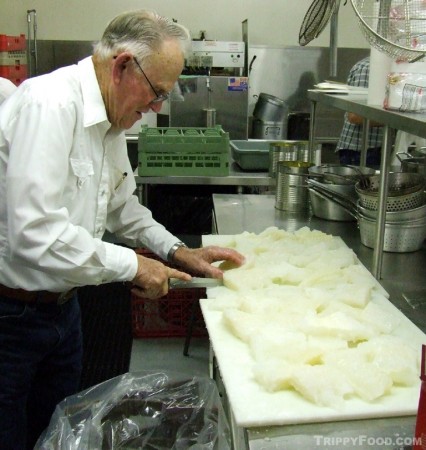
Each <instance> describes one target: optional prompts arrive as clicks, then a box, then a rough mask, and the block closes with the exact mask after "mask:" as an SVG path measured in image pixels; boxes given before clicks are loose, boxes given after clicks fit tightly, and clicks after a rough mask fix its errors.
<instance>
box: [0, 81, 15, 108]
mask: <svg viewBox="0 0 426 450" xmlns="http://www.w3.org/2000/svg"><path fill="white" fill-rule="evenodd" d="M16 89H17V87H16V86H15V85H14V84H13V83H12V82H11V81H10V80H8V79H7V78H3V77H0V105H1V104H2V103H3V102H4V101H5V100H6V99H7V98H8V97H10V96H11V95H12V94H13V93H14V92H15V91H16Z"/></svg>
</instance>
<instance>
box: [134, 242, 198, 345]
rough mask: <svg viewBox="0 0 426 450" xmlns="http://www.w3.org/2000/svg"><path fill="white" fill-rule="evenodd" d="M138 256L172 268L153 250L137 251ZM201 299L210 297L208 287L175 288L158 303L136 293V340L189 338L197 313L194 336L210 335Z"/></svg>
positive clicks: (193, 330) (141, 249) (157, 300)
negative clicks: (189, 330) (189, 328)
mask: <svg viewBox="0 0 426 450" xmlns="http://www.w3.org/2000/svg"><path fill="white" fill-rule="evenodd" d="M136 253H139V254H141V255H143V256H145V257H147V258H153V259H157V260H159V261H161V262H162V263H164V264H166V265H167V266H169V267H170V266H171V265H170V264H169V263H167V262H165V261H163V260H162V259H161V258H159V257H158V256H157V255H155V254H154V253H152V252H150V251H149V250H146V249H143V248H140V249H136ZM200 298H206V289H205V288H188V289H171V290H170V291H169V292H168V294H167V295H165V296H164V297H161V298H159V299H155V300H151V299H148V298H139V297H136V296H135V295H133V294H132V296H131V309H132V332H133V337H135V338H141V337H182V336H186V333H187V328H188V324H189V321H190V319H191V315H192V313H193V312H194V314H195V323H194V327H193V329H192V336H206V335H207V329H206V326H205V324H204V319H203V315H202V313H201V308H200V302H199V300H200Z"/></svg>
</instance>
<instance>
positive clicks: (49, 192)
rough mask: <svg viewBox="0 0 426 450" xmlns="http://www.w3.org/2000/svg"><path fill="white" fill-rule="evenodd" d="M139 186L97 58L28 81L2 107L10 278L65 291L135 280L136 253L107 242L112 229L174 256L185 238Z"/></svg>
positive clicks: (0, 189)
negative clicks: (160, 218)
mask: <svg viewBox="0 0 426 450" xmlns="http://www.w3.org/2000/svg"><path fill="white" fill-rule="evenodd" d="M124 173H127V174H128V176H127V177H125V178H124V180H122V178H123V174H124ZM135 189H136V184H135V180H134V177H133V173H132V169H131V166H130V162H129V159H128V156H127V146H126V140H125V135H124V132H114V131H112V130H111V124H110V123H109V121H108V119H107V114H106V110H105V106H104V102H103V100H102V96H101V92H100V89H99V85H98V82H97V79H96V75H95V70H94V66H93V62H92V59H91V57H89V58H86V59H84V60H82V61H80V62H79V63H78V64H77V65H73V66H69V67H65V68H62V69H59V70H57V71H55V72H52V73H51V74H48V75H43V76H40V77H36V78H31V79H29V80H27V81H25V82H24V83H23V84H22V85H21V86H20V89H19V90H18V91H17V92H16V93H15V95H14V96H13V97H12V98H10V99H9V101H7V102H5V104H4V105H3V106H2V111H1V114H0V283H1V284H4V285H6V286H9V287H12V288H18V287H19V288H23V289H27V290H32V291H34V290H49V291H53V292H63V291H66V290H68V289H70V288H72V287H75V286H83V285H89V284H92V285H93V284H100V283H106V282H112V281H129V280H132V279H133V278H134V276H135V274H136V270H137V259H136V255H135V252H134V251H133V250H131V249H128V248H125V247H123V246H119V245H114V244H111V243H107V242H103V241H102V240H101V239H102V236H103V234H104V232H105V230H108V231H110V232H111V233H115V234H116V235H117V236H119V237H120V238H121V240H122V242H123V243H126V244H128V245H130V246H134V247H137V246H141V245H143V246H146V247H148V248H150V249H151V250H152V251H154V252H155V253H157V254H158V255H159V256H161V257H162V258H166V257H167V253H168V251H169V249H170V248H171V247H172V246H173V245H174V244H175V243H176V242H177V241H178V240H179V239H178V238H176V237H175V236H173V235H172V234H171V233H169V232H168V231H167V230H165V228H164V227H163V226H162V225H160V224H159V223H158V222H156V221H155V220H154V219H153V218H152V215H151V212H150V211H149V210H148V209H147V208H145V207H144V206H142V205H140V204H139V202H138V199H137V197H136V196H134V195H133V193H134V191H135Z"/></svg>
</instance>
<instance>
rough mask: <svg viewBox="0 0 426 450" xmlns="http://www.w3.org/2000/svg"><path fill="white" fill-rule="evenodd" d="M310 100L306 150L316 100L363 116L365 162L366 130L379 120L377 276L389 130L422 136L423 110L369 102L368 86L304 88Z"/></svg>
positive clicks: (424, 133) (424, 130)
mask: <svg viewBox="0 0 426 450" xmlns="http://www.w3.org/2000/svg"><path fill="white" fill-rule="evenodd" d="M308 98H309V100H310V101H311V124H310V130H309V141H310V151H311V152H312V151H313V147H314V141H315V121H316V109H317V104H318V103H321V104H323V105H326V106H330V107H332V108H337V109H341V110H344V111H350V112H352V113H355V114H358V115H360V116H362V117H364V148H363V150H362V152H361V161H364V162H365V155H366V150H367V149H366V147H367V139H366V136H367V130H368V125H369V122H370V121H374V122H379V123H382V124H383V144H382V160H381V165H380V191H379V202H378V207H377V209H378V215H377V224H376V240H375V246H374V253H373V264H372V273H373V275H374V276H375V277H376V278H377V279H380V278H381V273H382V263H383V243H384V230H385V216H386V199H387V190H388V174H389V171H390V152H391V133H392V130H401V131H405V132H407V133H411V134H414V135H417V136H420V137H423V138H426V114H419V113H400V112H398V111H388V110H385V109H383V107H382V106H381V105H370V104H368V103H367V101H368V90H367V89H366V91H365V93H357V94H348V95H346V94H325V93H323V92H319V91H313V90H311V91H308Z"/></svg>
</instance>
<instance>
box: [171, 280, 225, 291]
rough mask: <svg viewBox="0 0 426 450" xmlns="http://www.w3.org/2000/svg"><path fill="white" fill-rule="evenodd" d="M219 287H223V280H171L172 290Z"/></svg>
mask: <svg viewBox="0 0 426 450" xmlns="http://www.w3.org/2000/svg"><path fill="white" fill-rule="evenodd" d="M217 286H223V279H222V278H202V277H192V279H191V281H183V280H179V279H178V278H170V279H169V288H170V289H185V288H211V287H217Z"/></svg>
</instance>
